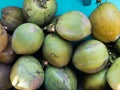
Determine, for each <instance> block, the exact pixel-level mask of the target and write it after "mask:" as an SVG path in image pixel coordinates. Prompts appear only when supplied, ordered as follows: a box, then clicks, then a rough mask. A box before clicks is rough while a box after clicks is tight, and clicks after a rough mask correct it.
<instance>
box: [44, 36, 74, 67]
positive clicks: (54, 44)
mask: <svg viewBox="0 0 120 90" xmlns="http://www.w3.org/2000/svg"><path fill="white" fill-rule="evenodd" d="M72 50H73V49H72V45H71V44H70V43H69V42H67V41H65V40H64V39H62V38H61V37H59V36H58V35H57V34H48V35H47V36H46V37H45V40H44V44H43V48H42V51H43V55H44V57H45V59H46V60H47V61H48V62H49V63H50V64H52V65H53V66H56V67H64V66H66V65H67V64H68V63H69V61H70V59H71V56H72Z"/></svg>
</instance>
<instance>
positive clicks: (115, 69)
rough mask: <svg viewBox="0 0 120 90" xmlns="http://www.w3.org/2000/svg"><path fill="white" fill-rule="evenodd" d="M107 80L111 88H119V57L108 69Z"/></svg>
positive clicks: (118, 89) (117, 89)
mask: <svg viewBox="0 0 120 90" xmlns="http://www.w3.org/2000/svg"><path fill="white" fill-rule="evenodd" d="M107 82H108V84H109V85H110V87H111V88H112V89H113V90H120V57H118V58H117V59H116V60H115V61H114V63H113V64H112V65H111V66H110V68H109V69H108V72H107Z"/></svg>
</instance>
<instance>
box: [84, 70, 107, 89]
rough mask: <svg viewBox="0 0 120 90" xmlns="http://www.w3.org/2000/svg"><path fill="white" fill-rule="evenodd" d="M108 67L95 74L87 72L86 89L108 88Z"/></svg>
mask: <svg viewBox="0 0 120 90" xmlns="http://www.w3.org/2000/svg"><path fill="white" fill-rule="evenodd" d="M106 72H107V70H106V69H103V70H101V71H99V72H97V73H94V74H87V75H86V76H85V79H84V90H106V86H107V80H106Z"/></svg>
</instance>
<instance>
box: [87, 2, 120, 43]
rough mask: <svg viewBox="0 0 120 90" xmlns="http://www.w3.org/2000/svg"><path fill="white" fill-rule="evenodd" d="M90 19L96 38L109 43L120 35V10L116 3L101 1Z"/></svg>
mask: <svg viewBox="0 0 120 90" xmlns="http://www.w3.org/2000/svg"><path fill="white" fill-rule="evenodd" d="M89 19H90V21H91V24H92V35H93V37H94V38H96V39H98V40H101V41H103V42H105V43H108V42H114V41H116V40H117V39H118V37H119V36H120V11H119V9H118V8H117V7H116V6H115V5H114V4H112V3H110V2H105V3H101V4H100V5H99V6H98V7H97V8H96V9H95V10H94V11H93V12H92V13H91V15H90V17H89Z"/></svg>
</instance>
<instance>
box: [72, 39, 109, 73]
mask: <svg viewBox="0 0 120 90" xmlns="http://www.w3.org/2000/svg"><path fill="white" fill-rule="evenodd" d="M72 61H73V65H74V66H75V67H76V68H77V69H78V70H80V71H82V72H85V73H95V72H98V71H100V70H101V69H102V68H103V67H104V66H105V65H106V62H107V61H108V50H107V48H106V46H105V45H104V44H103V43H102V42H100V41H98V40H88V41H86V42H84V43H83V44H80V45H78V47H77V48H76V50H75V52H74V55H73V59H72Z"/></svg>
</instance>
